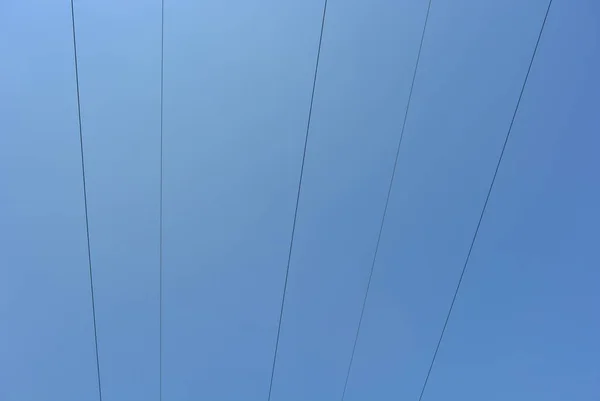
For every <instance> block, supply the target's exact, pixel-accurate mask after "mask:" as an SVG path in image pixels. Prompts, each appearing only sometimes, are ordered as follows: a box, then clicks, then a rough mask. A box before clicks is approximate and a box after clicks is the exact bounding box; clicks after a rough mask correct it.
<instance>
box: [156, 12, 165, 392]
mask: <svg viewBox="0 0 600 401" xmlns="http://www.w3.org/2000/svg"><path fill="white" fill-rule="evenodd" d="M160 5H161V13H160V202H159V240H158V242H159V244H158V247H159V251H158V253H159V256H158V259H159V262H158V264H159V266H158V270H159V273H158V274H159V280H158V298H159V300H158V333H159V334H158V399H159V401H162V290H163V288H162V281H163V280H162V279H163V88H164V85H163V82H164V79H163V78H164V49H165V1H164V0H161V2H160Z"/></svg>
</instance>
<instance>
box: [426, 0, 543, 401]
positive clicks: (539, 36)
mask: <svg viewBox="0 0 600 401" xmlns="http://www.w3.org/2000/svg"><path fill="white" fill-rule="evenodd" d="M551 5H552V0H550V1H549V2H548V8H546V14H545V15H544V21H543V22H542V26H541V27H540V32H539V34H538V37H537V41H536V42H535V47H534V49H533V53H532V55H531V60H530V61H529V67H528V68H527V74H525V79H524V80H523V85H522V86H521V92H520V93H519V98H518V100H517V104H516V106H515V110H514V112H513V115H512V118H511V120H510V125H509V126H508V131H507V133H506V137H505V139H504V144H503V145H502V151H501V152H500V156H499V157H498V162H497V163H496V169H495V171H494V175H493V176H492V181H491V183H490V187H489V188H488V192H487V195H486V197H485V202H484V203H483V208H482V209H481V213H480V215H479V221H478V222H477V227H476V228H475V232H474V233H473V238H472V239H471V245H470V246H469V252H467V257H466V259H465V263H464V265H463V268H462V271H461V273H460V277H459V279H458V283H457V284H456V289H455V290H454V296H453V297H452V302H451V303H450V308H449V309H448V314H447V315H446V320H445V321H444V326H443V327H442V331H441V333H440V337H439V339H438V342H437V345H436V347H435V352H434V353H433V357H432V358H431V363H430V364H429V369H428V371H427V376H425V382H424V383H423V387H422V388H421V394H420V395H419V401H421V400H422V399H423V394H424V393H425V389H426V388H427V383H428V382H429V376H430V375H431V370H432V369H433V365H434V363H435V359H436V357H437V354H438V351H439V349H440V345H441V344H442V340H443V338H444V333H445V332H446V327H447V326H448V321H449V320H450V316H451V315H452V310H453V308H454V303H455V302H456V297H457V296H458V291H459V290H460V285H461V284H462V281H463V277H464V275H465V272H466V270H467V265H468V264H469V259H470V258H471V252H472V251H473V246H474V245H475V240H476V239H477V234H478V233H479V228H480V227H481V221H482V220H483V216H484V215H485V211H486V208H487V204H488V201H489V200H490V195H491V194H492V189H493V188H494V183H495V182H496V176H497V175H498V170H499V169H500V164H501V163H502V158H503V157H504V151H505V150H506V145H507V144H508V139H509V138H510V134H511V132H512V127H513V125H514V122H515V118H516V116H517V112H518V110H519V105H520V104H521V99H522V98H523V92H524V91H525V86H526V85H527V80H528V78H529V73H530V72H531V66H532V65H533V60H534V59H535V55H536V53H537V49H538V46H539V44H540V39H541V38H542V33H543V32H544V27H545V26H546V20H547V19H548V13H549V12H550V6H551Z"/></svg>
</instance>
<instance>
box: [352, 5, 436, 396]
mask: <svg viewBox="0 0 600 401" xmlns="http://www.w3.org/2000/svg"><path fill="white" fill-rule="evenodd" d="M430 10H431V0H429V3H428V5H427V13H426V14H425V22H424V23H423V31H422V32H421V41H420V43H419V51H418V53H417V59H416V61H415V68H414V70H413V76H412V81H411V84H410V90H409V92H408V100H407V102H406V108H405V110H404V119H403V121H402V128H401V130H400V138H399V139H398V145H397V146H396V157H395V159H394V166H393V167H392V172H391V175H390V183H389V185H388V191H387V196H386V198H385V206H384V207H383V214H382V216H381V223H380V224H379V234H378V235H377V242H376V243H375V252H374V253H373V259H372V262H371V270H370V272H369V279H368V281H367V288H366V290H365V296H364V298H363V303H362V307H361V310H360V317H359V319H358V326H357V328H356V335H355V336H354V344H353V345H352V353H351V354H350V362H349V363H348V370H347V372H346V380H345V381H344V389H343V391H342V398H341V400H342V401H344V398H345V396H346V389H347V388H348V380H349V379H350V372H351V370H352V364H353V362H354V354H355V353H356V344H357V343H358V337H359V335H360V328H361V326H362V321H363V316H364V314H365V307H366V305H367V298H368V297H369V289H370V288H371V280H372V278H373V270H374V269H375V262H376V260H377V253H378V252H379V244H380V242H381V234H382V232H383V226H384V224H385V217H386V215H387V210H388V206H389V203H390V195H391V194H392V186H393V184H394V177H395V175H396V167H397V166H398V156H399V155H400V148H401V146H402V139H403V138H404V130H405V128H406V120H407V117H408V111H409V110H410V103H411V99H412V94H413V89H414V87H415V80H416V78H417V71H418V70H419V61H420V60H421V51H422V50H423V41H424V39H425V32H426V31H427V22H428V21H429V11H430Z"/></svg>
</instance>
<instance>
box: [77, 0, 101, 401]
mask: <svg viewBox="0 0 600 401" xmlns="http://www.w3.org/2000/svg"><path fill="white" fill-rule="evenodd" d="M71 23H72V27H73V58H74V61H75V86H76V88H77V119H78V124H79V147H80V151H81V176H82V181H83V207H84V211H85V233H86V238H87V256H88V266H89V277H90V291H91V298H92V318H93V321H94V345H95V348H96V374H97V378H98V397H99V399H100V401H102V385H101V381H100V358H99V357H98V331H97V329H96V327H97V326H96V302H95V300H94V275H93V272H92V252H91V248H90V225H89V218H88V203H87V186H86V181H85V158H84V153H83V130H82V128H81V97H80V95H79V61H78V59H77V40H76V35H75V7H74V5H73V0H71Z"/></svg>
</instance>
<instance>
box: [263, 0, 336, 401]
mask: <svg viewBox="0 0 600 401" xmlns="http://www.w3.org/2000/svg"><path fill="white" fill-rule="evenodd" d="M326 13H327V0H325V1H324V3H323V17H322V19H321V33H320V34H319V47H318V49H317V60H316V62H315V73H314V76H313V84H312V92H311V95H310V106H309V108H308V119H307V122H306V133H305V135H304V150H303V151H302V164H301V165H300V177H299V179H298V190H297V193H296V206H295V208H294V220H293V223H292V234H291V238H290V246H289V251H288V259H287V266H286V269H285V280H284V283H283V294H282V296H281V308H280V311H279V322H278V324H277V338H276V340H275V351H274V352H273V365H272V367H271V379H270V381H269V395H268V397H267V400H268V401H270V400H271V392H272V390H273V377H274V376H275V365H276V364H277V351H278V349H279V337H280V334H281V322H282V319H283V310H284V306H285V295H286V292H287V284H288V277H289V274H290V261H291V260H292V249H293V246H294V234H295V232H296V220H297V217H298V204H299V203H300V192H301V189H302V177H303V175H304V162H305V160H306V148H307V145H308V133H309V132H310V121H311V117H312V110H313V102H314V99H315V87H316V85H317V73H318V71H319V58H320V57H321V44H322V43H323V30H324V28H325V15H326Z"/></svg>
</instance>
